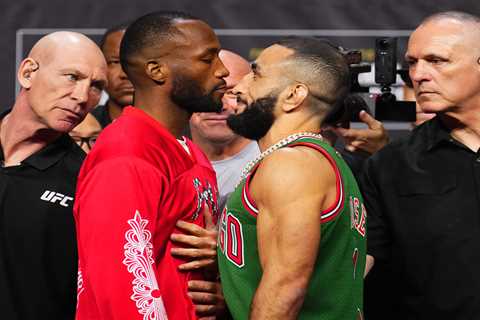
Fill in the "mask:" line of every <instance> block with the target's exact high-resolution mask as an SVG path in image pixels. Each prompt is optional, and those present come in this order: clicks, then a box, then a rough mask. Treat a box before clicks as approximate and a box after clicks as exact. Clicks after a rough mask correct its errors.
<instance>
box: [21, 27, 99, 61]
mask: <svg viewBox="0 0 480 320" xmlns="http://www.w3.org/2000/svg"><path fill="white" fill-rule="evenodd" d="M84 51H89V52H92V53H93V56H95V55H97V57H96V58H97V59H98V60H99V61H100V62H101V61H102V60H104V59H103V58H102V57H103V54H102V51H101V50H100V48H99V47H98V46H97V45H96V44H95V42H93V41H92V40H91V39H90V38H88V37H87V36H85V35H83V34H81V33H78V32H71V31H58V32H53V33H50V34H48V35H46V36H44V37H43V38H41V39H40V40H39V41H38V42H37V43H36V44H35V45H34V46H33V48H32V50H30V53H29V54H28V57H30V58H33V59H35V60H36V61H37V62H40V63H42V65H43V64H48V63H50V62H51V61H52V60H54V59H56V57H57V56H58V55H65V54H77V55H78V54H83V52H84Z"/></svg>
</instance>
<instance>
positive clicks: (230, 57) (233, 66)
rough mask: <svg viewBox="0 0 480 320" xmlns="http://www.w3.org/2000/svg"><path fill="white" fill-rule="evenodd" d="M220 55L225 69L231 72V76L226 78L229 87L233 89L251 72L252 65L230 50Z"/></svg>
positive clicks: (222, 51)
mask: <svg viewBox="0 0 480 320" xmlns="http://www.w3.org/2000/svg"><path fill="white" fill-rule="evenodd" d="M218 55H219V57H220V60H222V62H223V64H224V65H225V68H227V70H228V72H230V75H229V76H228V77H226V78H225V81H226V82H227V87H228V88H233V87H234V86H236V85H237V83H239V82H240V80H242V78H243V77H244V76H246V75H247V74H248V73H249V72H250V63H249V62H248V61H247V60H246V59H244V58H243V57H242V56H240V55H238V54H236V53H235V52H232V51H229V50H225V49H223V50H221V51H220V53H219V54H218Z"/></svg>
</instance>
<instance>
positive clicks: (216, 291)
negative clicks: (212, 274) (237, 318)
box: [188, 280, 227, 320]
mask: <svg viewBox="0 0 480 320" xmlns="http://www.w3.org/2000/svg"><path fill="white" fill-rule="evenodd" d="M188 295H189V296H190V298H191V299H192V301H193V303H194V304H195V311H196V313H197V315H198V317H199V320H215V319H216V317H217V316H222V315H223V314H225V312H226V309H227V307H226V304H225V299H224V298H223V292H222V287H221V286H220V282H211V281H201V280H192V281H189V282H188Z"/></svg>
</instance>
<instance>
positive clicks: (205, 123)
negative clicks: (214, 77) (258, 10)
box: [190, 50, 260, 209]
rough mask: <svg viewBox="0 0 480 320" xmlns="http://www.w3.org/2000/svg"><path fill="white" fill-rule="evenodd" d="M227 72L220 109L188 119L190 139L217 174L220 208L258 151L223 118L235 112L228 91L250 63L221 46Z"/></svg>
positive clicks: (252, 142) (233, 100)
mask: <svg viewBox="0 0 480 320" xmlns="http://www.w3.org/2000/svg"><path fill="white" fill-rule="evenodd" d="M219 57H220V59H221V60H222V62H223V64H224V65H225V67H226V68H227V69H228V71H229V72H230V75H229V76H228V77H226V78H225V81H226V83H227V91H226V93H225V95H224V96H223V99H222V105H223V107H222V111H221V112H220V113H211V112H210V113H206V112H200V113H194V114H193V115H192V117H191V119H190V131H191V134H192V141H193V142H194V143H196V144H197V145H198V146H199V147H200V148H201V149H202V150H203V152H205V154H206V155H207V157H208V159H209V160H210V161H211V163H212V166H213V168H214V169H215V172H216V174H217V184H218V191H219V193H220V198H219V201H218V203H219V207H220V209H223V207H224V206H225V202H226V200H227V198H228V195H229V194H230V193H231V192H232V191H233V190H234V188H235V185H236V184H237V183H238V182H239V180H240V175H241V172H242V170H243V168H244V167H245V165H246V164H247V163H248V162H249V161H251V160H253V159H254V158H255V157H256V156H258V155H259V154H260V150H259V148H258V144H257V142H256V141H252V140H249V139H246V138H244V137H242V136H239V135H237V134H235V133H233V131H232V130H231V129H230V128H229V127H228V126H227V118H228V116H229V115H231V114H235V113H236V109H237V97H236V96H235V95H234V94H232V88H233V87H235V86H236V85H237V84H238V83H239V82H240V80H242V78H243V77H244V76H245V75H247V74H248V73H249V72H250V64H249V63H248V61H247V60H245V59H244V58H242V57H241V56H240V55H238V54H236V53H234V52H232V51H228V50H221V51H220V54H219Z"/></svg>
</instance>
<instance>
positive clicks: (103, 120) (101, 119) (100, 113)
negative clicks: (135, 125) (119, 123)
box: [90, 102, 112, 129]
mask: <svg viewBox="0 0 480 320" xmlns="http://www.w3.org/2000/svg"><path fill="white" fill-rule="evenodd" d="M107 105H108V102H107V103H106V104H104V105H99V106H96V107H95V108H94V109H93V110H92V111H90V113H91V114H92V116H94V117H95V119H97V121H98V123H100V125H101V126H102V129H104V128H105V127H106V126H108V125H109V124H110V123H112V119H111V118H110V114H109V113H108V108H107Z"/></svg>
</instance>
